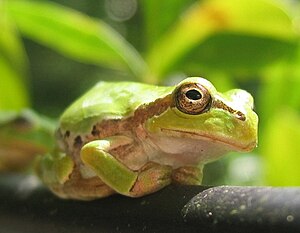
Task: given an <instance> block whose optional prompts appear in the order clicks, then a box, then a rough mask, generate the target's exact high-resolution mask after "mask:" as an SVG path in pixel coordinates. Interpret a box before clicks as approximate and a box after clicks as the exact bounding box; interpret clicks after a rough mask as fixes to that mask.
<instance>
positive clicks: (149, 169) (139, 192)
mask: <svg viewBox="0 0 300 233" xmlns="http://www.w3.org/2000/svg"><path fill="white" fill-rule="evenodd" d="M171 174H172V167H171V166H167V165H160V164H158V163H154V162H148V163H147V164H146V165H144V166H143V167H142V168H141V169H140V170H139V173H138V177H137V180H136V182H135V184H134V185H133V187H132V189H131V190H130V192H129V193H128V196H131V197H140V196H144V195H147V194H150V193H153V192H156V191H158V190H160V189H162V188H163V187H165V186H167V185H169V184H170V183H171Z"/></svg>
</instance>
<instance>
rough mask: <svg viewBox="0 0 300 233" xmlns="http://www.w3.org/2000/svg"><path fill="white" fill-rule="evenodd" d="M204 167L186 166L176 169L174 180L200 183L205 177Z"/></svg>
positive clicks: (187, 183) (179, 182) (178, 182)
mask: <svg viewBox="0 0 300 233" xmlns="http://www.w3.org/2000/svg"><path fill="white" fill-rule="evenodd" d="M202 170H203V167H192V166H184V167H179V168H177V169H175V170H174V171H173V173H172V181H173V182H174V183H177V184H184V185H200V184H201V182H202V177H203V172H202Z"/></svg>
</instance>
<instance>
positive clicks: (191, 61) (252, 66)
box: [176, 33, 297, 77]
mask: <svg viewBox="0 0 300 233" xmlns="http://www.w3.org/2000/svg"><path fill="white" fill-rule="evenodd" d="M296 48H297V44H296V42H295V41H286V40H279V39H273V38H267V37H257V36H253V35H251V36H249V35H243V34H237V33H218V34H215V35H213V36H212V37H209V38H208V39H207V40H205V41H204V42H203V43H201V44H200V45H199V46H197V48H195V49H193V50H192V51H190V52H188V53H187V54H186V56H185V58H184V59H183V61H182V62H181V63H180V64H179V65H176V68H177V69H180V70H183V71H184V72H185V73H193V74H197V73H199V71H201V72H205V70H206V69H211V70H219V71H221V72H227V73H231V74H232V73H233V74H237V73H238V74H246V75H248V76H249V77H250V76H251V75H252V76H253V74H254V75H256V74H257V73H258V72H260V71H261V70H262V69H264V68H265V67H266V66H269V65H270V64H274V63H277V62H278V61H282V60H289V59H290V58H291V57H292V56H294V55H295V53H296Z"/></svg>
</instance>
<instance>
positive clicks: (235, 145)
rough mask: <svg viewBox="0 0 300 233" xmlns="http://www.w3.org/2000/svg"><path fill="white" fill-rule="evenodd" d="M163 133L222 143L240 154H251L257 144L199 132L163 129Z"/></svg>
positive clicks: (254, 141)
mask: <svg viewBox="0 0 300 233" xmlns="http://www.w3.org/2000/svg"><path fill="white" fill-rule="evenodd" d="M160 130H161V132H164V133H165V134H166V135H169V136H181V137H182V135H184V137H186V138H189V137H190V138H193V139H198V140H203V141H210V142H215V143H220V144H223V145H224V146H227V147H230V148H232V149H233V150H234V151H240V152H249V151H251V150H253V149H254V148H255V147H256V145H257V142H256V140H253V141H251V142H249V143H247V144H245V143H241V142H238V141H233V140H229V139H228V138H226V137H222V136H214V137H212V135H209V134H205V133H201V132H199V133H197V132H186V131H181V130H178V129H166V128H161V129H160Z"/></svg>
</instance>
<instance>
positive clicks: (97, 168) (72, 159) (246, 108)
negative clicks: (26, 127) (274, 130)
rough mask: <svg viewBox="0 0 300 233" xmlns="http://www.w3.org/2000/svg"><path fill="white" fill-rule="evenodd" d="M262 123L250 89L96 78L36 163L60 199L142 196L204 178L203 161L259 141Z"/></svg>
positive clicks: (248, 148) (249, 147)
mask: <svg viewBox="0 0 300 233" xmlns="http://www.w3.org/2000/svg"><path fill="white" fill-rule="evenodd" d="M257 125H258V117H257V115H256V113H255V112H254V111H253V98H252V96H251V95H250V94H249V93H248V92H246V91H244V90H239V89H234V90H230V91H228V92H225V93H219V92H218V91H217V90H216V89H215V87H214V86H213V85H212V83H210V82H209V81H208V80H206V79H204V78H199V77H191V78H186V79H184V80H183V81H181V82H180V83H178V84H177V85H175V86H167V87H166V86H153V85H148V84H141V83H135V82H99V83H98V84H96V85H95V86H94V87H93V88H92V89H91V90H90V91H88V92H87V93H86V94H84V95H83V96H82V97H80V98H79V99H78V100H76V101H75V102H74V103H73V104H71V106H70V107H68V108H67V109H66V111H65V112H64V113H63V114H62V116H61V118H60V123H59V128H58V130H57V133H56V136H57V141H58V146H57V149H56V150H55V151H54V152H53V153H51V154H47V155H46V156H42V157H40V159H39V160H38V161H37V163H36V169H37V172H38V174H39V176H40V177H41V179H42V180H43V181H44V183H45V184H47V185H48V186H49V187H50V189H51V190H52V191H53V192H54V193H55V194H57V195H58V196H60V197H62V198H73V199H81V200H90V199H95V198H101V197H106V196H109V195H111V194H114V193H119V194H122V195H126V196H129V197H140V196H144V195H147V194H150V193H153V192H156V191H158V190H160V189H162V188H163V187H165V186H167V185H169V184H170V183H177V184H184V185H199V184H201V180H202V169H203V165H204V164H205V163H208V162H211V161H214V160H216V159H218V158H219V157H221V156H222V155H224V154H225V153H227V152H229V151H241V152H242V151H251V150H252V149H253V148H255V147H256V144H257Z"/></svg>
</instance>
